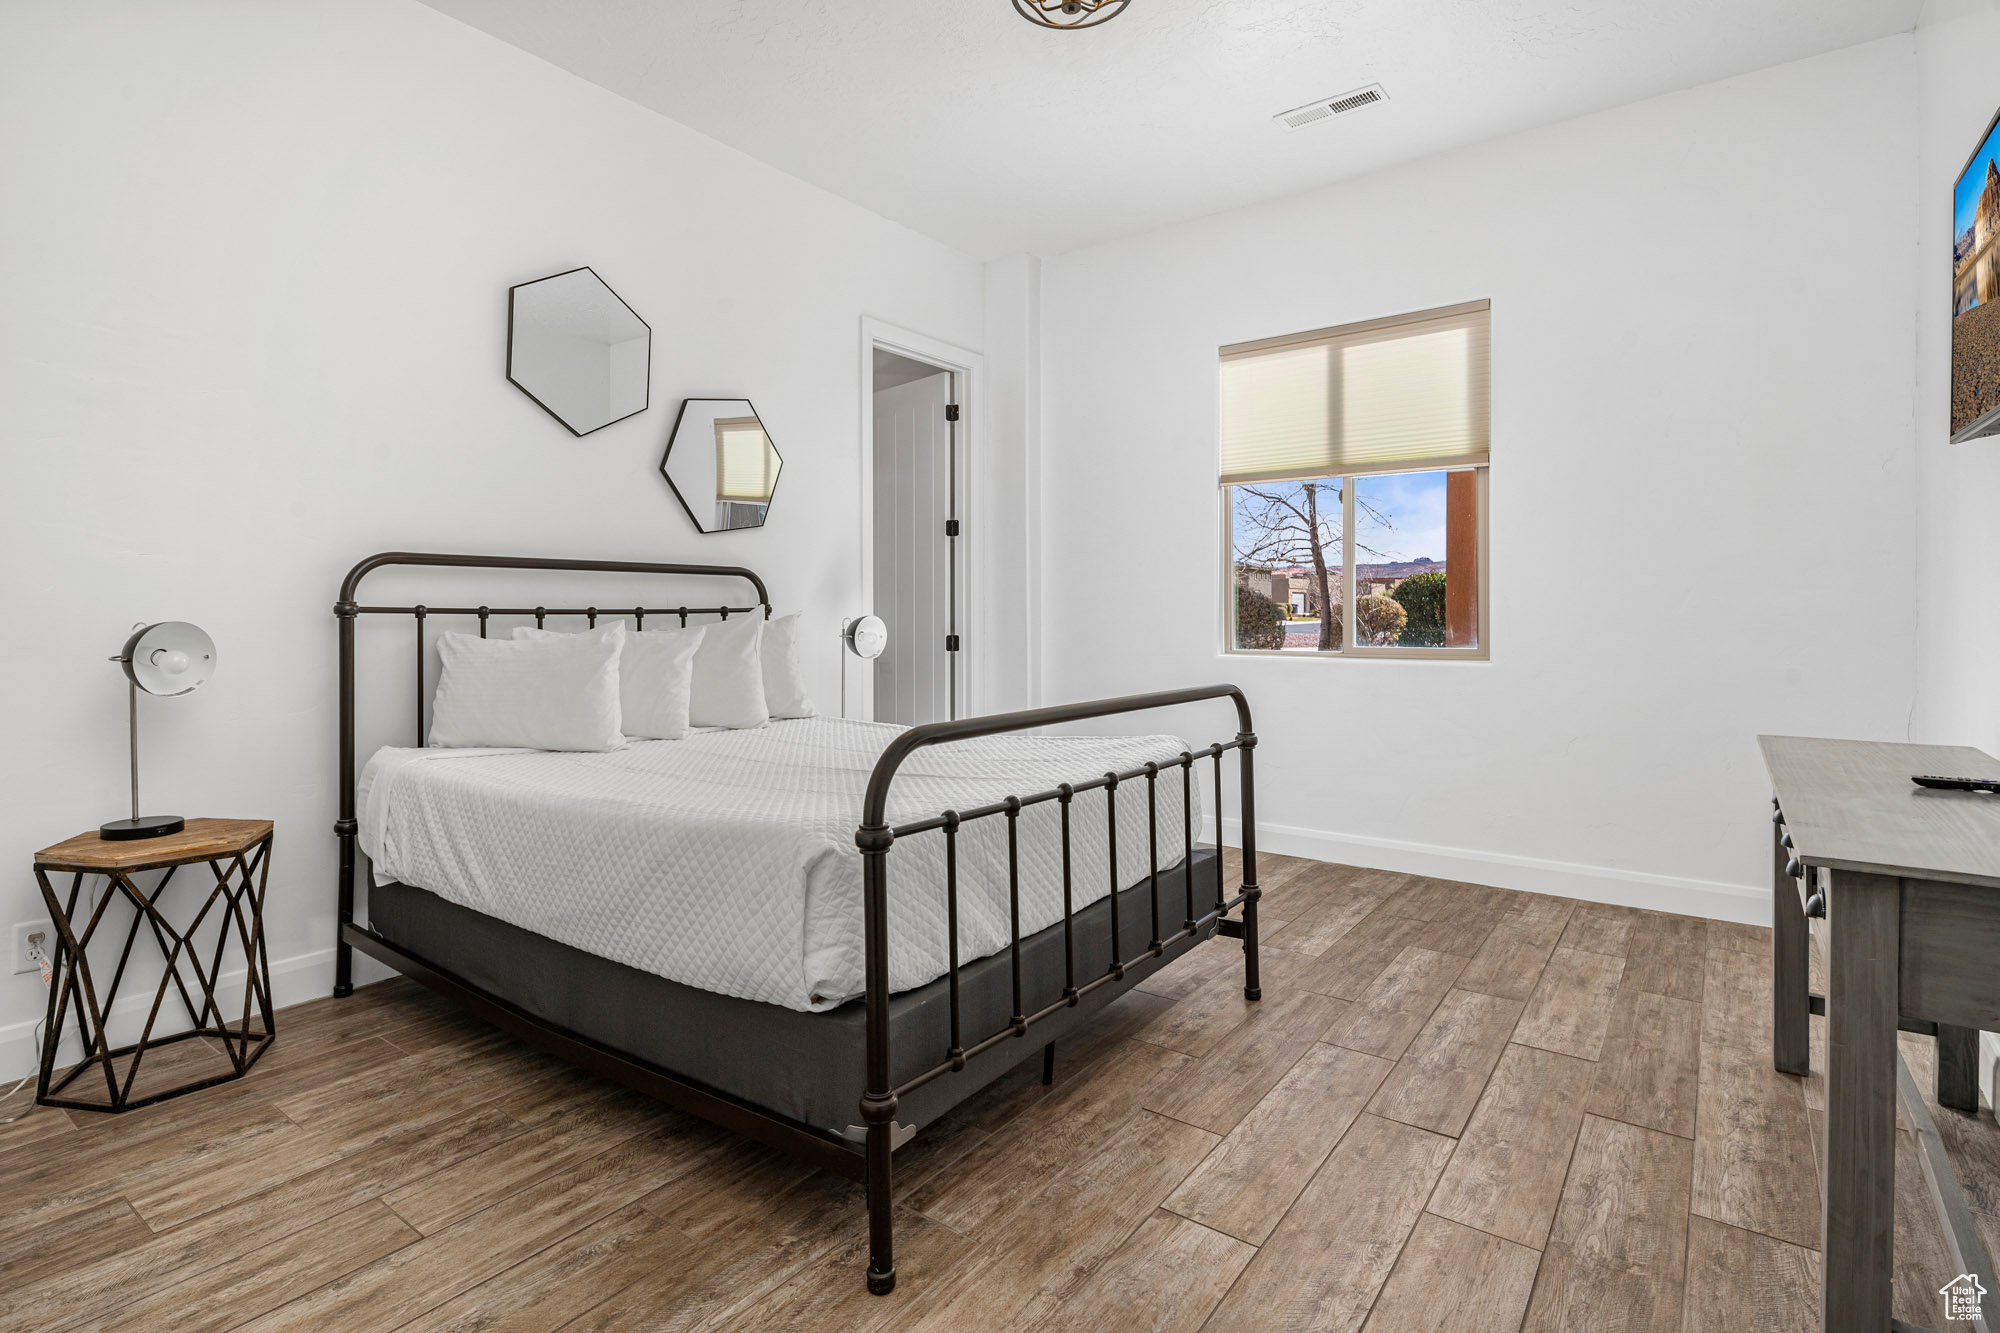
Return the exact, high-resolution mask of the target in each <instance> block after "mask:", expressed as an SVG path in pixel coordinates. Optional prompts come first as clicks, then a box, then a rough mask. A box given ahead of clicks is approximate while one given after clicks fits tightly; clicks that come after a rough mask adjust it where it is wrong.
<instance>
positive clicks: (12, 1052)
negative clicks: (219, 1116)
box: [0, 947, 367, 1107]
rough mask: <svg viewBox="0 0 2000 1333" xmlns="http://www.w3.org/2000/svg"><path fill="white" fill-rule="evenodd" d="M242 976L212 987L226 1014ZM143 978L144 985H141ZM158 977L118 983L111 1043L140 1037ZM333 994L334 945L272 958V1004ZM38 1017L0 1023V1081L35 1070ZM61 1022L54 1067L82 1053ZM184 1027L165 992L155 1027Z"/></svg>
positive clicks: (238, 998) (176, 1002)
mask: <svg viewBox="0 0 2000 1333" xmlns="http://www.w3.org/2000/svg"><path fill="white" fill-rule="evenodd" d="M354 961H355V963H356V965H357V967H356V972H357V975H356V977H355V980H356V982H360V981H362V980H363V978H362V977H361V976H360V975H359V972H360V967H359V964H361V963H362V962H364V961H367V960H365V959H363V958H362V957H361V956H360V955H359V954H357V955H356V956H355V960H354ZM243 978H244V969H242V968H237V969H236V970H235V971H233V972H224V973H223V974H222V980H221V982H220V983H219V984H218V985H217V987H216V991H217V995H218V998H220V999H221V1000H222V1001H223V1011H224V1012H225V1013H227V1012H229V1011H230V1009H231V1006H239V1007H238V1008H236V1010H235V1011H236V1012H237V1013H241V1012H242V1010H241V1008H240V1006H241V1005H242V1003H243ZM142 980H143V984H140V983H141V981H142ZM157 980H158V979H157V977H154V978H147V979H142V978H138V977H130V978H127V980H126V984H125V986H123V987H120V989H121V990H125V991H126V992H127V993H126V994H125V995H123V996H121V997H120V998H119V1000H118V1002H117V1003H116V1004H114V1005H112V1006H111V1013H110V1015H109V1016H108V1018H107V1020H106V1026H107V1027H108V1028H109V1029H110V1034H111V1044H112V1045H113V1046H120V1045H123V1044H125V1043H127V1042H130V1041H135V1040H137V1039H138V1036H139V1032H140V1030H141V1028H142V1027H143V1026H144V1025H145V1022H146V1013H147V1011H148V1010H150V1009H151V1008H152V1007H153V993H154V985H155V982H156V981H157ZM331 994H333V950H332V948H330V947H329V948H325V949H315V950H314V951H313V952H311V953H302V954H298V955H297V956H295V957H292V958H280V959H274V960H273V961H272V963H271V1003H272V1006H273V1007H274V1008H280V1009H282V1008H283V1007H284V1006H286V1005H288V1004H297V1003H299V1002H300V1001H302V1000H316V999H318V998H320V997H321V996H323V995H331ZM40 1021H41V1020H40V1019H39V1018H36V1019H30V1020H29V1021H27V1022H25V1023H14V1024H10V1025H9V1026H7V1027H3V1028H0V1080H4V1081H5V1083H12V1082H13V1081H14V1080H15V1079H17V1078H20V1077H22V1076H23V1075H25V1074H28V1073H31V1072H33V1070H34V1069H35V1058H36V1051H35V1028H36V1026H37V1025H38V1024H39V1023H40ZM64 1026H65V1027H66V1028H67V1029H68V1030H67V1033H66V1035H65V1036H64V1039H63V1045H62V1048H61V1049H60V1050H59V1051H57V1053H56V1065H57V1067H58V1068H60V1067H61V1066H63V1065H68V1064H74V1063H75V1062H76V1061H77V1060H78V1059H80V1058H81V1057H82V1054H83V1048H82V1045H81V1043H79V1042H78V1041H77V1037H76V1023H75V1020H74V1019H69V1020H66V1021H65V1023H64ZM187 1026H188V1023H187V1015H186V1014H185V1013H184V1012H182V1011H181V1009H180V997H179V996H178V995H174V994H172V993H169V995H168V998H167V1003H166V1004H164V1005H162V1006H161V1007H160V1021H159V1025H158V1026H157V1027H156V1028H155V1031H156V1032H159V1033H162V1034H164V1033H170V1032H177V1031H180V1030H181V1029H183V1028H185V1027H187ZM5 1090H6V1089H5V1086H4V1084H0V1092H4V1091H5ZM19 1096H20V1097H21V1098H26V1097H27V1096H28V1092H27V1090H25V1089H24V1090H23V1091H22V1092H21V1093H20V1094H19ZM13 1104H14V1103H13V1102H9V1103H8V1105H9V1106H10V1107H11V1106H12V1105H13Z"/></svg>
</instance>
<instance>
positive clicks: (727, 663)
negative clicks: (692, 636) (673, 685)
mask: <svg viewBox="0 0 2000 1333" xmlns="http://www.w3.org/2000/svg"><path fill="white" fill-rule="evenodd" d="M702 628H703V629H704V630H706V631H707V633H705V634H703V635H702V636H701V647H700V648H698V649H696V650H695V655H694V698H693V699H692V700H691V701H690V702H689V705H688V721H689V722H691V723H693V724H694V725H695V726H697V727H730V728H735V729H742V728H746V727H761V726H763V725H764V724H765V723H766V722H768V721H770V720H771V713H770V710H769V709H768V708H766V707H765V706H764V656H763V635H764V617H762V616H761V615H757V614H755V613H754V612H753V613H752V614H750V615H747V616H731V617H730V618H729V619H727V620H714V621H710V622H708V623H707V624H705V625H703V626H702Z"/></svg>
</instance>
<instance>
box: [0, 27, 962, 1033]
mask: <svg viewBox="0 0 2000 1333" xmlns="http://www.w3.org/2000/svg"><path fill="white" fill-rule="evenodd" d="M0 124H3V125H5V126H6V127H7V132H6V133H5V135H3V136H0V180H4V181H5V182H6V195H7V204H6V207H5V208H0V292H4V297H0V304H4V309H5V317H4V318H0V442H3V443H4V477H5V484H4V486H0V562H4V568H5V570H6V571H7V574H8V592H7V598H6V607H7V611H8V621H9V623H10V624H11V625H12V626H13V632H12V633H10V634H8V635H7V636H6V637H5V640H4V643H0V672H4V684H5V689H4V690H0V737H4V741H5V743H4V744H0V848H4V849H5V850H6V854H7V855H8V856H9V857H12V858H13V865H14V871H13V873H12V874H11V875H9V876H7V877H6V878H5V880H4V882H0V932H4V931H6V930H7V928H8V927H10V926H11V924H12V923H13V922H15V921H20V920H28V919H33V918H38V917H41V916H42V915H43V912H42V909H41V907H40V905H39V898H38V897H37V895H36V893H35V890H34V888H33V883H32V880H31V879H30V878H29V875H28V856H29V854H30V853H31V852H32V851H33V850H34V849H35V848H37V847H41V846H44V845H47V844H49V843H53V842H55V841H57V840H59V839H61V838H64V837H67V836H69V835H70V834H73V833H76V832H78V831H79V830H82V829H86V828H90V827H92V826H94V825H95V824H97V823H98V822H100V821H102V820H105V819H108V818H112V817H115V816H118V815H120V814H121V813H123V807H124V801H125V748H124V747H125V734H124V727H125V717H124V702H125V701H124V686H123V682H122V680H121V678H120V677H119V675H118V671H117V669H116V668H115V667H114V666H112V665H111V664H109V663H108V662H106V661H105V658H106V657H107V656H108V655H109V654H110V653H112V652H114V651H116V649H117V647H118V645H119V643H120V642H121V640H122V636H123V634H124V633H125V630H126V629H127V627H128V626H129V625H131V624H132V623H133V622H134V621H138V620H150V619H161V618H184V619H189V620H193V621H196V622H198V623H200V624H202V625H203V626H205V627H206V628H208V629H209V630H210V631H211V632H212V633H213V634H214V636H215V638H216V641H217V643H218V645H219V665H220V669H219V671H218V673H217V675H216V677H215V680H214V682H213V683H212V684H211V685H209V686H208V687H207V688H206V689H204V690H203V691H201V692H200V693H198V694H196V695H194V696H192V697H189V698H186V699H175V700H147V701H143V702H144V703H145V705H146V707H145V716H144V719H143V726H144V736H143V743H144V747H145V780H146V789H147V792H148V797H147V800H146V805H147V807H148V808H149V809H151V810H154V811H172V812H180V813H186V814H213V815H239V816H255V817H271V818H275V819H276V820H277V823H278V838H277V845H276V861H275V867H276V869H275V872H274V874H273V878H272V891H271V910H270V918H269V927H270V930H271V947H270V953H271V957H272V959H273V961H274V964H276V965H277V966H278V967H279V968H280V969H281V971H283V972H285V974H286V975H287V976H288V977H290V978H291V980H289V981H287V982H286V983H284V984H283V985H281V988H280V990H281V997H284V996H294V997H295V996H297V995H301V994H305V993H314V992H323V991H324V989H325V987H326V984H327V977H328V976H329V975H330V974H329V972H328V971H327V968H328V966H329V960H330V945H331V943H332V939H333V910H334V900H333V878H334V862H333V853H334V841H333V837H332V833H331V824H332V821H333V818H334V813H335V794H334V782H333V776H334V744H335V728H334V698H333V671H334V663H335V659H334V642H335V639H334V619H333V616H332V614H331V607H332V603H333V600H334V595H335V591H336V588H337V586H338V583H339V580H340V577H341V575H342V574H343V573H344V572H345V571H346V569H347V568H348V566H349V565H351V564H352V563H353V562H354V561H355V560H356V559H358V558H359V557H361V556H363V555H366V554H369V553H371V552H374V551H378V550H384V549H399V548H400V549H409V548H416V549H440V550H454V549H456V550H473V551H500V552H519V553H547V554H579V553H581V554H597V555H603V556H613V557H627V558H641V559H669V560H672V559H678V560H707V561H716V562H723V563H737V562H741V563H746V564H749V565H751V566H753V567H755V568H758V569H760V570H762V571H763V572H764V573H765V574H766V575H767V576H768V578H769V580H770V583H771V592H772V596H773V599H774V600H775V601H776V602H777V604H778V605H779V608H780V609H781V610H782V609H785V608H793V607H797V608H804V609H805V610H806V612H807V613H808V617H809V621H810V622H811V623H809V624H808V626H807V632H806V636H805V642H807V643H821V642H824V643H825V644H826V645H828V647H827V651H825V652H824V653H817V652H808V653H807V655H806V660H805V668H806V671H807V673H808V677H809V681H810V684H811V685H812V687H813V689H814V691H815V692H816V694H817V695H818V696H819V697H820V698H821V699H822V700H824V701H826V703H827V704H828V705H831V704H832V703H833V702H834V699H835V692H836V681H837V671H838V662H837V661H836V657H835V651H834V648H833V645H834V643H835V638H834V632H835V627H836V622H837V620H838V618H839V617H840V615H841V614H843V613H844V612H845V613H849V614H851V613H852V609H853V608H856V607H859V606H862V605H865V600H864V599H865V594H866V590H865V588H864V587H863V586H862V582H861V575H860V571H861V568H862V559H861V556H862V552H861V550H860V544H859V535H858V532H859V528H858V521H857V518H856V515H857V512H858V510H859V507H860V477H861V467H860V454H859V449H860V439H859V432H858V430H857V426H856V423H857V422H858V420H859V418H860V411H859V403H858V399H857V393H858V386H857V381H856V377H855V373H854V366H855V356H856V352H857V349H858V347H859V339H860V321H861V317H862V316H863V315H873V316H878V317H881V318H884V319H888V320H892V321H894V322H896V323H899V324H904V325H908V326H910V327H913V328H919V329H923V330H925V331H927V332H929V333H932V334H934V335H935V336H937V337H940V338H946V339H950V340H953V341H956V342H958V343H961V344H964V345H967V346H977V345H978V344H979V341H980V337H981V334H982V320H983V300H984V296H983V282H984V276H983V273H982V270H981V268H980V266H979V265H978V264H977V263H975V262H974V261H972V260H971V259H969V258H968V257H966V256H964V255H962V254H959V253H957V252H955V251H953V250H950V249H948V248H946V247H944V246H942V245H938V244H936V243H933V242H931V241H928V240H926V239H924V238H923V237H920V236H918V235H916V234H914V233H912V232H910V231H908V230H906V229H904V228H901V227H898V226H894V225H891V224H889V223H887V222H885V221H883V220H882V219H880V218H878V217H876V216H874V215H872V214H869V213H867V212H864V211H863V210H861V209H859V208H856V207H854V206H852V205H849V204H847V203H844V202H841V201H839V200H836V199H834V198H833V197H831V196H829V195H826V194H824V193H822V192H820V191H818V190H816V189H813V188H810V187H808V186H805V185H803V184H801V183H800V182H798V181H796V180H794V179H792V178H790V177H787V176H784V175H782V174H780V173H778V172H776V171H774V170H772V169H770V168H767V167H764V166H762V165H760V164H758V163H756V162H753V161H752V160H750V159H748V158H746V157H744V156H743V155H741V154H739V153H737V152H735V151H733V150H731V149H727V148H724V147H722V146H720V145H718V144H716V143H714V142H713V141H711V140H708V139H705V138H703V137H701V136H699V135H697V134H695V133H693V132H691V131H689V130H687V129H685V128H683V127H681V126H678V125H676V124H674V123H672V122H669V121H667V120H664V119H662V118H661V117H659V116H657V115H655V114H654V113H652V112H650V111H646V110H643V109H641V108H639V107H637V106H635V105H633V104H631V103H629V102H626V101H623V100H621V99H620V98H618V97H615V96H613V95H612V94H610V93H608V92H605V91H602V90H601V89H598V88H596V87H593V86H591V85H589V84H586V83H584V82H582V81H581V80H579V79H577V78H575V77H573V76H571V75H569V74H566V73H563V72H561V71H559V70H557V69H556V68H554V67H553V66H549V65H546V64H543V63H541V62H540V61H538V60H536V59H534V58H532V57H530V56H528V55H526V54H523V53H522V52H520V51H518V50H516V49H515V48H513V47H510V46H507V45H505V44H503V43H501V42H499V41H496V40H494V39H492V38H490V37H487V36H484V35H482V34H480V33H478V32H476V31H474V30H473V29H470V28H467V27H464V26H461V25H460V24H458V23H457V22H455V21H453V20H451V19H449V18H446V17H444V16H443V15H441V14H439V13H437V12H435V11H433V10H430V9H427V8H424V7H422V6H420V5H418V4H416V3H414V0H344V2H343V3H341V4H339V5H273V4H256V3H248V2H247V0H245V2H243V3H225V2H223V0H212V2H208V3H193V2H185V3H178V4H174V5H171V6H167V5H150V4H145V3H128V4H118V5H114V4H104V3H99V4H92V5H88V6H85V5H64V6H27V5H12V6H7V7H6V8H5V10H4V12H0ZM579 264H590V265H593V266H594V267H595V268H596V269H597V271H598V272H599V273H600V274H601V275H602V276H603V277H604V278H605V280H606V281H607V282H609V283H610V284H611V285H612V286H613V287H614V288H615V289H616V290H617V291H618V293H619V295H621V296H622V297H624V298H625V300H626V301H628V302H630V303H631V305H632V306H633V307H634V308H635V309H637V310H638V311H639V312H640V313H641V314H642V315H643V316H644V317H645V318H646V320H647V321H648V322H649V323H650V324H651V325H652V328H653V338H654V346H653V384H652V392H653V398H652V404H653V405H652V409H651V410H650V411H647V412H645V413H643V414H642V415H640V416H638V417H635V418H632V419H630V420H628V421H625V422H622V423H619V424H617V425H614V426H611V427H609V428H607V429H605V430H603V431H601V432H599V433H597V434H595V435H592V436H590V437H589V438H587V439H583V440H577V439H574V438H572V437H571V436H570V435H569V434H568V433H567V432H566V431H564V430H563V429H562V427H561V426H560V425H558V424H557V423H556V422H554V421H552V420H550V419H549V418H548V416H546V415H545V414H544V413H543V412H542V411H541V409H540V408H538V407H536V406H535V404H534V403H532V402H531V401H529V400H528V399H527V398H526V397H525V396H523V395H522V394H521V393H519V392H518V391H517V390H516V389H514V388H513V387H512V386H511V385H509V384H508V383H507V381H506V377H505V367H504V364H503V362H504V352H505V346H506V329H505V315H506V309H507V288H508V286H509V285H510V284H512V283H516V282H521V281H524V280H527V279H531V278H536V277H541V276H544V275H546V274H549V273H554V272H557V271H560V270H563V269H567V268H571V267H574V266H576V265H579ZM741 394H747V395H748V396H749V397H750V398H752V399H753V400H754V401H755V403H756V405H757V408H758V410H759V412H760V413H761V414H762V416H763V418H764V420H765V422H766V423H767V425H768V426H769V428H770V430H771V433H772V436H773V438H774V439H775V441H776V442H777V445H778V447H779V449H780V451H781V452H782V453H783V455H784V459H785V466H784V473H783V480H782V483H781V485H780V487H779V491H778V499H777V503H776V504H775V506H774V507H773V510H772V515H771V522H770V525H769V526H768V527H767V528H765V529H763V530H761V531H756V532H748V533H740V534H728V535H721V536H713V537H702V536H698V535H697V534H696V533H695V532H694V531H693V530H692V529H691V527H690V526H689V524H688V521H687V519H686V517H685V516H684V515H683V514H682V513H681V511H680V508H679V506H678V505H676V504H675V503H674V500H673V497H672V496H671V494H670V493H669V492H668V490H667V488H666V485H665V483H664V482H663V481H662V480H661V478H660V476H659V475H658V473H657V471H656V470H655V469H656V465H657V464H658V461H659V457H660V453H661V451H662V449H663V448H664V445H665V442H666V435H667V432H668V430H669V428H670V426H671V424H672V421H673V413H674V410H675V407H676V406H677V403H678V400H679V399H680V398H681V397H683V396H686V395H741ZM401 632H402V631H401V629H400V628H399V630H398V633H401ZM397 689H398V690H399V691H400V689H401V685H400V684H399V685H398V686H397ZM398 706H399V707H402V706H403V705H401V703H400V701H398ZM397 721H398V723H399V724H403V722H404V718H403V717H402V716H401V715H400V714H399V716H398V718H397ZM0 938H4V935H0ZM287 988H289V989H287ZM41 994H42V992H41V988H40V985H39V983H38V982H36V981H35V980H34V978H32V977H29V976H23V977H11V976H7V975H5V974H4V973H0V1068H5V1067H7V1066H12V1065H16V1064H19V1063H21V1062H22V1060H23V1058H24V1055H25V1043H24V1041H23V1040H22V1039H23V1038H24V1036H25V1023H26V1020H28V1019H29V1018H30V1017H31V1015H33V1014H35V1013H38V1012H39V1009H40V1005H41ZM10 1025H11V1026H10ZM10 1039H11V1040H10Z"/></svg>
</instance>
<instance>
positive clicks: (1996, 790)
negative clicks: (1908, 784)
mask: <svg viewBox="0 0 2000 1333" xmlns="http://www.w3.org/2000/svg"><path fill="white" fill-rule="evenodd" d="M1910 781H1912V782H1914V783H1916V784H1917V785H1918V786H1919V787H1938V788H1943V789H1945V790H1949V791H1977V792H1984V793H1986V794H1987V795H1988V796H2000V778H1941V777H1937V776H1935V775H1931V774H1921V775H1913V776H1912V777H1911V778H1910Z"/></svg>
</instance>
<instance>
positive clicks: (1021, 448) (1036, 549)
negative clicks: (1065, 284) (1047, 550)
mask: <svg viewBox="0 0 2000 1333" xmlns="http://www.w3.org/2000/svg"><path fill="white" fill-rule="evenodd" d="M1041 338H1042V261H1041V260H1040V259H1037V258H1036V257H1034V256H1033V255H1015V256H1013V257H1011V258H1008V259H996V260H993V261H991V262H989V263H988V264H987V265H986V330H985V345H986V386H985V397H986V403H985V411H984V412H983V413H982V414H981V417H980V420H981V422H982V423H983V425H984V428H985V434H984V435H983V437H982V436H974V438H973V446H972V456H971V458H970V459H969V460H968V464H969V468H970V471H971V474H972V484H973V488H974V491H975V494H976V495H977V496H978V497H979V498H978V499H977V500H976V501H975V506H974V520H975V521H974V522H973V524H972V525H971V526H968V528H967V529H966V540H967V541H968V542H969V543H970V544H971V545H972V549H973V568H974V570H976V571H977V578H978V584H977V586H976V587H975V588H974V590H973V597H972V605H971V607H970V608H968V609H969V612H970V618H969V623H968V629H969V631H970V633H969V634H968V636H967V638H966V648H967V650H968V651H970V652H974V653H977V654H978V655H979V657H978V660H979V667H980V677H979V681H978V689H977V697H976V700H975V702H976V703H977V706H978V708H979V710H980V711H981V712H988V713H1004V712H1010V711H1012V710H1015V709H1020V708H1030V707H1033V706H1035V705H1036V704H1039V703H1041V702H1044V700H1043V698H1042V604H1041V579H1042V569H1041V562H1042V552H1043V542H1042V507H1041V502H1040V500H1041V356H1042V343H1041Z"/></svg>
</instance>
